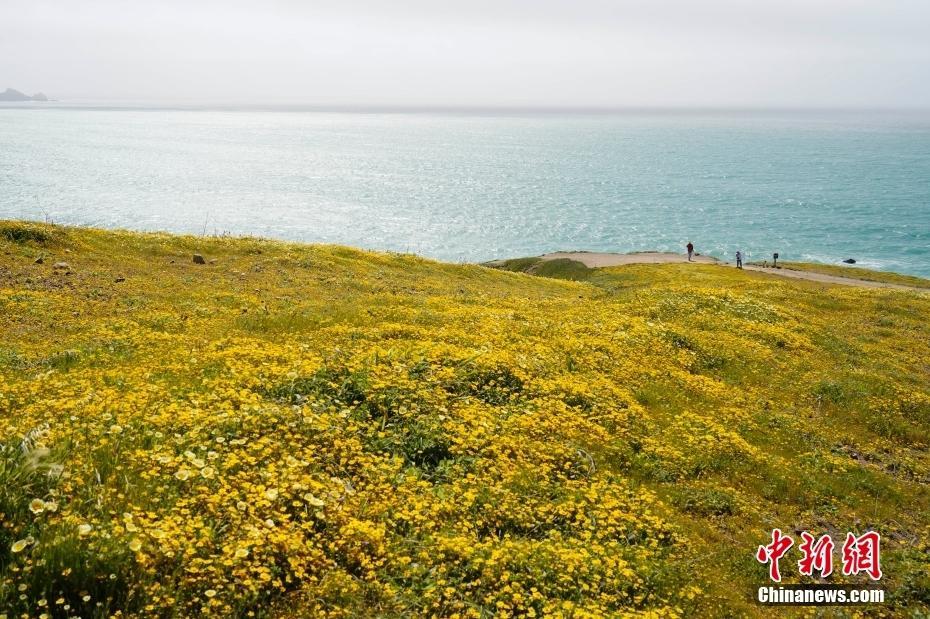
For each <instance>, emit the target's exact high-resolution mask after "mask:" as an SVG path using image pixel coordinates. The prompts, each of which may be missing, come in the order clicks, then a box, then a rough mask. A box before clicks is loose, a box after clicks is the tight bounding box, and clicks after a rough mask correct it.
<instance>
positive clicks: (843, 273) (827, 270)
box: [780, 262, 930, 288]
mask: <svg viewBox="0 0 930 619" xmlns="http://www.w3.org/2000/svg"><path fill="white" fill-rule="evenodd" d="M780 266H781V267H783V268H785V269H794V270H795V271H812V272H814V273H824V274H826V275H836V276H837V277H852V278H855V279H864V280H866V281H870V282H885V283H888V284H902V285H904V286H914V287H916V288H930V279H925V278H923V277H916V276H914V275H902V274H900V273H889V272H887V271H872V270H870V269H863V268H860V267H851V266H841V265H835V264H815V263H812V262H783V263H781V264H780Z"/></svg>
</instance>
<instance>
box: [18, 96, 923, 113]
mask: <svg viewBox="0 0 930 619" xmlns="http://www.w3.org/2000/svg"><path fill="white" fill-rule="evenodd" d="M0 104H2V105H3V107H7V108H13V107H29V108H34V107H45V106H47V107H53V108H59V109H67V108H77V109H94V108H95V107H99V108H102V109H111V110H119V109H126V110H144V109H151V110H217V111H246V110H249V111H284V112H286V111H295V112H296V111H306V112H334V113H358V114H378V113H382V114H423V113H436V114H444V113H445V114H539V115H547V114H577V115H611V114H642V113H653V114H682V113H686V114H695V113H706V114H713V113H731V114H754V113H755V114H758V113H802V112H820V113H869V112H871V113H902V112H904V113H920V112H930V105H894V106H893V105H868V106H866V105H861V106H860V105H706V104H702V105H641V104H637V105H560V104H553V105H550V104H542V105H533V104H531V105H519V104H464V105H457V104H443V103H437V104H431V103H425V104H416V103H413V104H400V103H301V102H222V101H189V100H187V101H185V100H173V101H170V100H161V101H159V100H145V99H92V98H71V99H54V98H50V99H49V101H4V102H0Z"/></svg>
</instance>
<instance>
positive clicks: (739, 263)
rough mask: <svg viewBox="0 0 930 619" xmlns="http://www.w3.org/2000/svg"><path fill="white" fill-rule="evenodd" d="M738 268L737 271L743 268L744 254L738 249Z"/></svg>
mask: <svg viewBox="0 0 930 619" xmlns="http://www.w3.org/2000/svg"><path fill="white" fill-rule="evenodd" d="M736 268H737V269H742V268H743V252H741V251H740V250H738V249H737V250H736Z"/></svg>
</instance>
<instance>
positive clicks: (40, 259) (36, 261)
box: [35, 256, 45, 264]
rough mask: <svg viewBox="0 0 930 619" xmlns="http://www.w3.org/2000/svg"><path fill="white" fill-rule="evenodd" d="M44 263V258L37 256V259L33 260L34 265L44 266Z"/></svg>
mask: <svg viewBox="0 0 930 619" xmlns="http://www.w3.org/2000/svg"><path fill="white" fill-rule="evenodd" d="M44 263H45V258H43V257H42V256H39V257H38V258H36V259H35V264H44Z"/></svg>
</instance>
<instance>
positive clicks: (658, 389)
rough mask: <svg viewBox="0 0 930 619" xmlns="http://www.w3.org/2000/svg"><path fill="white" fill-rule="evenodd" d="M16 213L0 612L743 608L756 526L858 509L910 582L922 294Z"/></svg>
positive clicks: (335, 613)
mask: <svg viewBox="0 0 930 619" xmlns="http://www.w3.org/2000/svg"><path fill="white" fill-rule="evenodd" d="M8 225H14V224H8ZM39 229H41V230H45V231H46V232H47V233H48V238H47V239H36V240H35V241H29V242H22V241H2V240H0V249H2V250H3V252H4V253H3V254H2V255H0V330H2V334H3V338H2V341H0V437H2V438H0V441H2V442H0V488H2V489H0V616H3V615H4V614H5V615H6V616H7V617H9V618H12V617H14V616H15V617H18V616H27V617H33V616H35V617H39V616H55V617H58V616H61V617H72V616H73V617H77V616H81V617H92V616H100V617H103V616H139V617H150V616H195V615H200V616H204V617H213V616H215V617H229V616H243V617H245V616H295V615H298V616H321V617H324V616H325V617H355V616H436V617H492V616H493V617H514V616H526V617H543V616H553V617H612V616H620V615H627V614H629V615H642V616H685V615H701V614H705V615H714V614H720V612H721V610H720V609H724V611H723V614H724V615H743V614H749V615H752V614H757V615H760V616H761V615H764V614H765V613H764V611H765V609H764V608H760V607H756V606H754V605H753V602H752V592H753V588H752V587H753V586H754V585H758V584H759V583H760V582H762V579H763V578H764V575H765V573H766V571H765V567H764V566H761V565H755V564H753V560H752V556H753V553H754V551H755V547H756V546H757V545H758V543H761V541H763V540H764V539H765V538H766V536H767V534H768V531H770V530H771V528H773V527H775V526H780V527H782V528H784V529H785V530H788V529H790V528H791V527H795V526H796V527H803V528H808V529H810V530H812V531H814V530H816V531H821V532H825V531H833V530H844V531H845V530H846V529H853V530H858V529H860V528H863V527H865V526H868V527H875V528H877V529H879V530H880V531H881V532H882V533H883V535H886V537H885V538H884V539H883V543H885V540H888V541H887V547H886V548H884V549H883V550H884V551H885V552H886V555H885V556H886V557H887V559H886V561H887V562H888V567H887V568H886V573H887V574H888V578H889V579H891V582H892V584H893V585H896V586H897V588H896V589H895V591H897V592H899V593H896V599H897V602H896V603H897V604H899V605H900V606H898V607H895V608H890V612H899V611H900V612H904V611H903V609H904V608H908V609H923V610H924V611H926V610H927V609H928V604H930V597H928V593H927V592H928V589H927V588H926V587H927V585H926V582H927V581H926V579H925V577H926V576H925V567H926V565H927V564H928V563H927V560H928V559H930V554H928V550H927V548H928V547H930V546H928V533H930V532H928V529H927V520H926V514H927V513H930V510H928V506H930V498H928V493H927V490H926V488H927V486H926V484H927V480H928V479H930V458H928V455H927V453H928V452H927V447H928V440H927V437H928V433H930V392H928V385H930V381H928V378H930V376H928V370H927V367H928V366H927V348H926V343H927V341H930V337H928V336H930V320H928V319H927V318H926V317H927V316H930V311H928V310H930V298H928V297H927V296H925V295H921V294H919V293H906V292H887V291H874V290H873V291H859V290H834V289H829V290H826V289H817V288H816V287H815V286H814V285H812V284H808V283H805V282H798V283H786V282H781V281H778V282H774V281H770V280H769V279H767V278H765V277H763V276H756V275H754V274H750V273H742V272H735V270H734V272H731V271H730V270H725V269H720V268H715V267H712V266H698V265H660V266H651V267H628V268H620V269H616V270H606V271H602V272H600V273H599V275H598V278H597V279H596V280H593V281H592V282H591V283H570V282H563V281H558V280H547V279H542V278H534V277H532V276H526V275H518V274H510V273H503V272H497V271H493V270H490V269H486V268H483V267H478V266H464V265H460V266H454V265H444V264H438V263H433V262H429V261H425V260H421V259H418V258H414V257H410V256H392V255H382V254H372V253H366V252H360V251H354V250H349V249H344V248H338V247H314V246H297V245H287V244H279V243H272V242H267V241H260V240H252V239H244V240H229V239H193V238H187V237H170V236H167V235H136V234H129V233H105V232H99V231H92V230H76V229H61V228H53V227H40V228H39ZM0 239H2V237H0ZM65 250H67V252H66V251H65ZM194 250H196V251H198V252H201V253H206V254H208V255H211V256H216V257H217V259H218V260H217V263H216V264H213V265H195V264H193V263H191V262H190V260H189V254H190V253H191V252H192V251H194ZM37 253H44V254H47V255H50V256H61V258H63V259H65V258H66V259H67V260H68V262H69V264H70V265H71V269H72V273H71V274H63V273H60V272H54V271H53V270H52V269H51V268H50V267H49V266H48V265H47V264H45V265H43V264H35V263H34V260H33V257H34V256H35V255H36V254H37ZM56 259H57V258H56ZM49 261H50V260H46V261H45V262H46V263H47V262H49ZM117 279H119V280H120V281H119V282H117V281H116V280H117ZM883 316H885V317H888V319H889V320H893V321H894V324H895V327H894V328H889V326H888V324H887V323H885V322H882V321H881V320H880V319H881V317H883ZM837 324H842V325H843V329H842V330H841V331H840V330H837V328H836V325H837ZM757 568H758V569H757ZM921 570H924V572H921ZM785 571H786V572H787V571H788V570H787V569H786V570H785ZM922 574H923V576H922ZM795 576H796V574H795ZM921 578H924V580H921ZM922 587H923V588H922ZM889 588H891V587H890V586H889Z"/></svg>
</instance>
